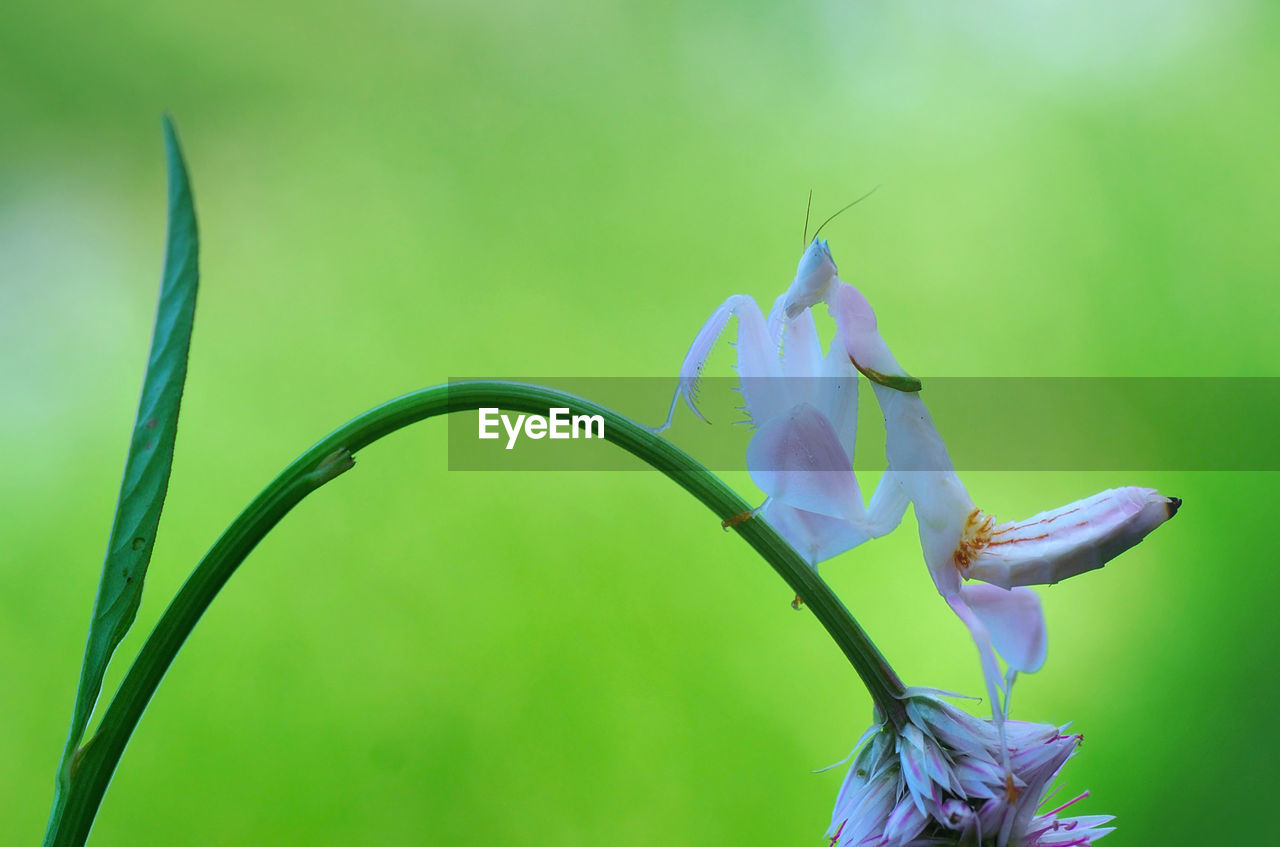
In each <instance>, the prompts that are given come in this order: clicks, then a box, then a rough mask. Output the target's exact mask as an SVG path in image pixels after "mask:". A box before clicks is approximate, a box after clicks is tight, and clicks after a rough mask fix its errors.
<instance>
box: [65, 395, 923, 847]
mask: <svg viewBox="0 0 1280 847" xmlns="http://www.w3.org/2000/svg"><path fill="white" fill-rule="evenodd" d="M481 406H496V407H498V408H502V409H507V410H511V411H519V412H530V413H539V414H545V413H546V412H547V410H548V409H550V408H552V407H567V408H569V410H570V412H571V413H574V414H586V415H600V416H602V417H603V418H604V421H605V426H604V432H605V437H606V438H607V439H608V440H610V441H612V442H613V443H614V444H617V445H618V446H619V447H621V448H623V449H624V450H627V451H628V452H630V453H633V454H635V455H636V456H637V457H639V458H640V459H642V460H644V461H645V462H647V463H649V464H650V465H652V466H654V467H655V468H657V469H658V470H661V471H662V472H663V473H665V474H666V475H667V476H668V477H670V478H671V479H672V480H674V481H675V482H676V483H678V484H679V485H680V486H681V487H682V488H684V489H685V490H686V491H688V492H689V493H691V494H693V496H694V497H696V498H698V499H699V500H700V501H702V503H703V504H705V505H706V506H707V507H708V508H709V509H711V511H712V512H714V513H715V514H716V515H717V516H718V517H720V518H721V519H722V520H726V521H727V520H729V519H731V518H734V517H738V516H741V515H743V514H744V513H746V512H748V511H749V510H750V509H751V506H750V505H749V504H748V503H747V502H746V501H745V500H743V499H742V498H741V497H739V496H738V495H737V494H735V493H734V492H733V491H732V490H731V489H729V488H728V486H726V485H725V484H724V483H723V482H721V481H720V480H719V479H718V478H717V477H716V476H715V475H714V474H712V473H711V472H710V471H708V470H707V469H706V468H704V467H702V465H700V464H698V463H697V462H696V461H694V460H693V459H692V458H690V457H689V456H688V455H687V454H686V453H684V452H683V451H682V450H680V449H679V448H677V447H675V446H674V445H672V444H671V443H669V442H667V441H666V440H665V439H663V438H660V437H659V436H657V435H654V434H653V433H652V432H650V431H649V430H648V429H646V428H645V427H643V426H641V425H639V424H637V423H635V422H634V421H631V420H628V419H627V418H624V417H622V416H621V415H619V414H618V413H616V412H614V411H612V410H610V409H607V408H605V407H603V406H600V405H598V404H596V403H593V402H591V401H589V400H584V399H581V398H579V397H574V396H573V395H570V394H566V393H564V392H561V391H555V390H553V389H550V388H544V387H542V386H536V385H527V384H523V383H513V382H496V381H475V382H464V383H454V384H451V385H439V386H433V387H431V388H424V389H422V390H421V391H415V392H413V393H410V394H406V395H404V396H403V397H398V398H396V399H394V400H391V401H390V402H388V403H384V404H383V405H381V406H377V407H375V408H373V409H370V410H369V411H367V412H365V413H364V414H362V415H360V416H359V417H356V418H354V419H353V420H351V421H349V422H348V423H346V424H344V425H343V426H341V427H339V428H338V429H336V430H334V431H333V432H332V433H330V434H329V435H328V436H326V437H325V438H323V439H322V440H321V441H320V442H318V443H317V444H316V445H315V446H313V447H312V448H311V449H310V450H308V451H307V452H305V453H303V454H302V455H301V456H299V457H298V458H297V459H296V460H294V462H293V463H292V464H290V465H289V466H288V467H287V468H285V469H284V471H283V472H282V473H281V474H280V475H279V476H277V477H276V478H275V479H274V480H273V481H272V482H271V484H270V485H268V486H267V487H266V488H265V489H264V490H263V491H262V493H261V494H259V495H258V496H257V497H256V498H255V499H254V500H253V502H252V503H250V504H249V506H248V507H247V508H246V509H245V510H244V511H243V512H241V513H240V515H239V516H238V517H237V518H236V520H235V522H234V523H232V524H231V526H230V527H229V528H228V529H227V531H226V532H225V533H223V535H222V537H221V538H219V539H218V541H217V543H215V544H214V545H213V547H212V548H211V549H210V550H209V552H208V553H206V554H205V557H204V558H203V559H202V560H201V561H200V564H199V565H197V566H196V569H195V571H194V572H193V573H192V574H191V577H190V578H189V579H188V580H187V582H186V583H185V584H184V585H183V586H182V588H181V590H179V592H178V594H177V596H176V597H175V598H174V600H173V602H172V603H170V604H169V608H167V609H166V610H165V612H164V615H163V616H162V617H161V618H160V622H159V623H158V624H156V628H155V630H154V631H153V632H152V633H151V635H150V636H149V637H148V638H147V641H146V643H145V644H144V645H143V646H142V650H141V651H140V652H139V654H138V658H137V659H135V660H134V663H133V665H132V667H130V668H129V672H128V674H127V675H126V676H125V679H124V682H123V683H121V685H120V689H119V690H118V691H117V692H116V695H115V697H114V698H113V699H112V701H111V704H110V705H109V706H108V707H107V710H106V713H105V714H104V715H103V718H102V723H101V725H100V726H99V727H98V731H97V732H96V733H95V734H94V736H93V737H92V738H91V739H90V740H89V741H88V742H87V743H86V744H85V745H84V747H82V748H81V750H80V751H79V753H78V754H77V756H76V759H75V763H74V765H73V768H72V773H71V783H70V786H69V787H68V791H67V796H66V797H65V806H64V807H63V809H62V813H61V814H60V815H57V816H56V818H55V819H54V820H51V821H50V825H49V831H48V832H47V833H46V834H45V842H44V843H45V847H80V845H82V844H84V842H85V840H86V839H87V838H88V836H89V830H90V828H91V827H92V825H93V819H94V817H95V816H96V814H97V811H98V806H99V805H100V804H101V802H102V796H103V793H104V792H105V791H106V789H107V785H108V783H109V782H110V781H111V777H112V775H113V774H114V773H115V769H116V765H117V763H118V762H119V761H120V756H121V755H122V754H123V753H124V748H125V745H126V744H128V742H129V738H130V736H132V734H133V730H134V728H135V727H136V726H137V725H138V721H139V719H140V718H141V717H142V713H143V711H144V710H145V709H146V707H147V704H148V703H149V702H150V701H151V697H152V695H153V694H155V690H156V687H157V686H158V685H159V684H160V680H161V679H162V678H163V677H164V674H165V672H166V671H167V670H168V668H169V665H170V664H172V663H173V659H174V657H175V656H176V655H177V653H178V650H179V649H181V647H182V644H183V642H185V641H186V639H187V636H188V635H189V634H190V633H191V630H192V629H193V628H194V627H195V625H196V622H197V621H199V620H200V616H201V615H202V614H204V611H205V609H207V608H208V607H209V604H210V603H211V602H213V598H214V597H215V596H217V593H218V591H219V590H220V589H221V588H222V586H223V585H224V584H226V581H227V580H228V579H229V578H230V577H231V575H232V574H233V573H235V570H236V568H237V567H239V566H240V563H241V562H243V561H244V559H245V557H246V556H248V555H249V553H250V551H252V550H253V548H254V547H255V546H257V544H258V542H259V541H261V540H262V538H263V536H265V535H266V534H267V532H268V531H270V530H271V528H272V527H274V526H275V525H276V524H277V523H278V522H279V521H280V519H281V518H283V517H284V516H285V515H286V514H288V512H289V510H290V509H292V508H293V507H294V506H296V505H297V504H298V503H299V502H301V501H302V499H303V498H304V497H306V496H307V495H308V494H310V493H311V492H312V491H314V490H316V489H317V488H319V487H320V486H321V485H324V484H325V483H326V482H328V481H329V480H331V479H333V478H335V477H337V476H338V475H339V474H341V473H343V472H344V471H346V470H348V469H349V468H351V467H352V466H353V464H354V461H353V459H352V455H353V454H355V453H356V452H357V451H359V450H360V449H362V448H364V447H367V446H368V445H370V444H372V443H373V442H375V441H377V440H378V439H380V438H382V437H383V436H386V435H390V434H391V433H393V432H395V431H396V430H398V429H401V428H403V427H406V426H408V425H410V424H412V423H416V422H417V421H420V420H423V419H425V418H430V417H434V416H436V415H442V414H447V413H449V412H457V411H463V410H468V409H476V408H479V407H481ZM734 529H735V530H736V531H737V532H738V534H739V535H741V536H742V537H743V538H745V539H746V540H747V542H748V543H749V544H750V545H751V546H752V547H754V548H755V549H756V550H757V551H758V552H759V553H760V555H762V556H764V558H765V559H766V560H767V561H768V562H769V564H770V565H772V566H773V568H774V570H776V571H777V572H778V574H779V575H781V576H782V578H783V579H784V580H786V582H787V584H788V585H790V586H791V588H792V590H793V591H795V593H796V594H797V595H798V596H799V597H800V598H801V599H802V600H803V601H804V602H805V603H806V604H807V605H808V607H809V609H810V610H811V611H812V612H813V614H814V616H815V617H817V618H818V620H819V621H820V622H821V623H822V625H823V626H824V627H825V628H826V630H827V632H829V633H830V634H831V637H832V638H834V639H835V641H836V643H837V644H838V645H840V649H841V650H843V651H844V654H845V655H846V656H847V657H848V659H849V661H850V663H851V664H852V665H853V667H854V669H855V670H856V671H857V672H858V675H859V676H860V677H861V678H862V681H863V683H864V684H865V685H866V686H867V690H868V691H870V692H871V696H872V698H873V699H874V700H875V702H876V706H877V707H878V708H879V710H880V711H881V713H882V714H884V715H885V716H886V717H887V718H888V719H889V720H891V721H892V722H893V723H894V724H896V725H898V726H899V727H901V726H902V725H903V724H904V723H905V713H904V710H903V706H902V702H901V701H900V700H899V697H901V695H902V694H903V691H904V686H903V684H902V681H901V680H899V679H898V677H897V675H896V674H895V673H894V672H893V669H892V668H890V667H889V664H888V662H886V661H885V659H884V657H883V656H882V655H881V654H880V651H879V650H877V649H876V646H875V644H873V643H872V641H871V639H870V638H868V637H867V634H866V633H865V632H864V631H863V630H862V628H861V627H860V626H859V625H858V623H857V621H855V620H854V619H853V616H852V615H850V614H849V611H848V609H846V608H845V607H844V605H843V604H842V603H841V602H840V600H839V599H838V598H837V597H836V596H835V594H834V593H832V591H831V589H830V588H828V587H827V584H826V583H825V582H823V581H822V579H821V578H819V577H818V575H817V573H816V572H815V571H814V570H813V569H812V568H811V567H809V565H808V564H806V563H805V561H804V560H803V559H801V558H800V556H799V555H798V554H797V553H796V552H795V551H794V550H793V549H792V548H791V547H790V545H788V544H787V542H785V541H784V540H783V539H782V537H781V536H779V535H778V534H777V533H776V532H775V531H774V530H773V528H772V527H770V526H769V525H768V524H766V523H765V522H764V521H761V520H756V519H748V520H744V521H741V522H739V523H737V524H736V525H735V526H734Z"/></svg>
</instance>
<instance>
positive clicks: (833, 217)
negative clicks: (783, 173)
mask: <svg viewBox="0 0 1280 847" xmlns="http://www.w3.org/2000/svg"><path fill="white" fill-rule="evenodd" d="M879 190H880V186H878V185H877V186H876V187H875V188H873V189H871V190H870V191H868V192H867V193H866V194H864V195H862V196H861V197H859V198H858V199H857V200H854V201H853V202H852V203H850V204H849V205H848V206H845V207H844V208H842V209H840V210H839V211H837V212H836V213H835V214H834V215H832V216H831V217H829V218H827V219H826V220H825V221H823V222H822V226H820V227H818V228H817V229H816V230H814V231H813V237H814V238H815V239H816V238H817V237H818V234H819V233H821V232H822V227H823V226H826V225H827V224H829V223H831V222H832V221H834V220H835V219H836V218H838V217H840V215H841V214H842V213H843V212H845V211H847V210H849V209H852V208H853V207H854V206H856V205H858V204H859V203H861V202H862V201H863V200H866V199H867V198H868V197H870V196H871V195H872V194H875V193H876V192H877V191H879ZM810 195H812V192H810ZM808 226H809V218H808V213H806V214H805V228H806V229H808ZM806 243H808V242H806Z"/></svg>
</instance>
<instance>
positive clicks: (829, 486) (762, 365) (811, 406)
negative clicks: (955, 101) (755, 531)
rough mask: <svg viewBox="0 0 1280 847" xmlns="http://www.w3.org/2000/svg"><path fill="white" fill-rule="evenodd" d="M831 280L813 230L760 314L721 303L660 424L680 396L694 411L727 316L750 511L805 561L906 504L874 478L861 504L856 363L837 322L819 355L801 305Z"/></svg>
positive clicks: (854, 540)
mask: <svg viewBox="0 0 1280 847" xmlns="http://www.w3.org/2000/svg"><path fill="white" fill-rule="evenodd" d="M838 282H839V280H838V279H837V277H836V266H835V263H834V262H833V261H832V259H831V252H830V250H829V249H828V247H827V243H826V242H825V241H819V240H818V239H817V237H816V236H815V237H814V240H813V242H812V243H811V244H810V245H809V247H808V248H807V249H806V250H805V251H804V254H803V255H802V256H801V258H800V264H799V267H798V268H797V270H796V277H795V281H794V282H792V284H791V287H790V288H789V289H788V290H787V292H786V293H785V294H783V295H782V296H780V297H779V298H778V299H777V300H776V301H775V302H774V305H773V308H772V309H771V310H770V312H769V315H768V317H767V318H766V317H765V316H764V314H763V313H762V312H761V310H760V307H759V306H758V305H756V302H755V300H753V299H752V298H751V297H749V296H747V295H744V294H737V295H734V296H732V297H730V298H729V299H727V300H725V301H724V303H722V304H721V305H720V306H719V308H717V309H716V310H715V311H714V312H713V313H712V315H711V317H710V318H709V319H708V320H707V322H706V324H704V325H703V327H702V329H701V330H700V331H699V332H698V334H697V336H696V337H695V338H694V340H693V344H692V345H690V347H689V352H688V353H687V354H686V356H685V359H684V363H683V365H682V366H681V368H680V383H679V386H678V388H677V390H676V394H675V396H674V397H673V398H672V401H671V407H670V409H669V411H668V413H667V421H666V423H665V424H663V426H662V427H660V431H661V430H663V429H666V428H667V427H669V426H670V425H671V421H672V419H673V417H674V416H675V411H676V408H677V406H678V405H679V403H680V400H681V399H683V400H684V401H685V402H686V403H687V404H688V406H689V408H690V409H692V410H693V412H694V414H696V415H697V416H698V417H700V418H701V417H702V413H701V412H700V411H699V410H698V406H697V390H698V380H699V377H700V376H701V374H702V368H703V365H704V364H705V362H706V360H707V357H708V356H709V355H710V353H711V349H712V347H714V345H715V342H716V340H717V339H718V338H719V336H720V334H721V333H722V332H723V331H724V329H725V327H726V325H727V324H728V322H729V319H730V318H734V317H736V318H737V320H738V340H737V345H736V346H737V358H738V363H737V370H738V377H739V381H740V387H739V390H740V391H741V393H742V398H743V405H744V408H745V410H746V412H747V414H748V416H749V417H750V420H751V423H752V425H753V426H754V427H755V433H754V435H753V436H752V438H751V442H750V444H749V445H748V447H747V469H748V471H749V472H750V474H751V479H752V481H753V482H755V484H756V485H758V486H759V487H760V488H761V490H763V491H764V492H765V493H766V495H767V498H766V500H765V502H764V504H763V505H762V506H761V507H760V508H759V509H758V510H756V514H759V515H760V516H761V517H763V518H764V519H765V520H766V521H768V522H769V523H770V524H771V525H772V526H773V527H774V528H775V529H776V530H777V531H778V533H779V534H780V535H782V537H783V538H785V539H786V540H787V541H788V542H789V543H790V544H791V545H792V546H793V547H795V548H796V550H797V551H798V552H799V553H800V554H801V556H803V557H804V559H805V560H806V561H807V562H809V564H810V565H812V566H814V567H817V564H818V562H821V561H823V560H825V559H829V558H831V557H833V556H836V555H838V554H840V553H842V552H844V551H845V550H848V549H850V548H852V547H856V546H857V545H859V544H862V543H863V542H865V541H867V540H868V539H870V538H877V537H879V536H882V535H885V534H886V533H888V532H890V531H892V530H893V529H894V528H896V527H897V526H898V524H899V523H900V522H901V521H902V516H903V514H904V513H905V512H906V507H907V497H906V492H905V490H904V489H903V488H902V487H901V486H900V485H897V484H887V485H886V484H884V483H883V482H882V484H880V485H879V486H877V488H876V491H875V493H874V495H873V496H872V498H871V502H870V504H869V505H867V506H864V505H863V501H862V493H861V490H860V489H859V487H858V480H857V477H856V476H855V475H854V472H853V454H854V444H855V442H856V440H857V408H858V371H857V369H855V365H856V364H857V360H856V359H854V358H853V357H851V356H850V352H849V348H848V345H847V344H846V343H845V340H844V336H843V335H842V333H841V331H840V329H839V328H838V325H837V331H836V335H835V337H834V338H833V339H832V341H831V345H830V348H829V349H828V352H827V353H826V354H825V355H824V354H823V352H822V347H821V343H820V341H819V339H818V331H817V327H816V325H815V323H814V318H813V313H812V311H811V310H810V309H809V305H810V304H811V302H817V300H818V299H820V295H822V294H823V293H824V292H825V291H827V289H829V288H830V287H831V286H832V285H833V284H835V283H838ZM793 295H794V296H793ZM873 378H881V379H883V380H884V381H886V382H887V383H888V384H895V385H900V386H904V387H906V386H909V385H910V383H911V378H910V377H907V376H906V375H905V374H892V375H885V374H881V373H874V375H873ZM703 420H705V418H703Z"/></svg>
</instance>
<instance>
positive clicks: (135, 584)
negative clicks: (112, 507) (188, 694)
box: [55, 116, 199, 816]
mask: <svg viewBox="0 0 1280 847" xmlns="http://www.w3.org/2000/svg"><path fill="white" fill-rule="evenodd" d="M164 140H165V153H166V157H167V160H168V171H169V232H168V236H167V239H166V243H165V257H164V274H163V277H162V279H161V283H160V300H159V304H158V306H157V308H156V322H155V329H154V331H153V334H152V338H151V353H150V356H149V358H148V360H147V372H146V376H145V377H144V378H143V382H142V398H141V400H140V401H139V403H138V416H137V419H136V420H135V421H134V424H133V434H132V437H131V439H130V442H129V454H128V457H127V458H126V459H125V466H124V479H123V480H122V481H121V484H120V496H119V499H118V500H117V502H116V514H115V519H114V521H113V522H112V525H111V536H110V538H109V540H108V542H107V554H106V559H105V561H104V562H103V564H102V578H101V581H100V582H99V584H98V597H97V600H96V601H95V602H94V607H93V618H92V620H91V621H90V623H89V637H88V641H87V643H86V645H85V652H84V663H83V665H82V666H81V670H80V684H79V687H78V688H77V690H76V703H75V711H74V712H73V714H72V718H71V728H70V731H69V732H68V735H67V744H66V748H65V749H64V751H63V757H62V762H61V765H60V766H59V770H58V788H59V793H63V792H64V791H65V789H66V787H67V783H68V781H69V780H70V779H71V778H72V776H73V771H74V764H73V763H74V761H75V760H76V758H77V755H76V754H77V751H78V750H79V747H80V742H81V740H82V739H83V737H84V733H85V728H86V727H87V726H88V724H89V718H90V715H91V714H92V713H93V708H94V704H95V703H96V702H97V700H98V695H99V693H100V692H101V690H102V680H103V676H104V675H105V673H106V670H107V663H108V662H110V660H111V654H112V653H113V652H114V651H115V648H116V646H117V645H118V644H119V643H120V640H121V639H122V638H124V636H125V633H127V632H128V631H129V627H130V626H132V624H133V620H134V617H135V616H136V615H137V612H138V604H139V603H140V601H141V599H142V584H143V581H144V578H145V577H146V573H147V564H148V563H149V562H150V561H151V552H152V550H154V549H155V540H156V528H157V526H158V525H159V523H160V510H161V507H162V506H163V505H164V497H165V492H166V490H167V489H168V486H169V470H170V468H171V467H172V465H173V445H174V440H175V438H176V436H177V431H178V406H179V404H180V402H181V400H182V387H183V383H184V382H185V380H186V376H187V351H188V348H189V347H190V344H191V327H192V323H193V321H194V318H195V308H196V286H197V282H198V279H199V270H198V267H197V264H198V252H199V244H198V239H197V235H196V217H195V210H194V208H193V207H192V202H191V186H190V183H189V182H188V180H187V169H186V165H185V163H184V162H183V159H182V151H181V150H180V149H179V147H178V138H177V135H176V132H175V130H174V127H173V123H172V121H171V120H170V119H169V117H168V116H165V118H164ZM56 814H57V809H56V807H55V816H56Z"/></svg>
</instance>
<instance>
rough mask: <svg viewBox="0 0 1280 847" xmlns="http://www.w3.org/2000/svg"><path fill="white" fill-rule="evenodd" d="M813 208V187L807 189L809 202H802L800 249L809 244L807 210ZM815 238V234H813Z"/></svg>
mask: <svg viewBox="0 0 1280 847" xmlns="http://www.w3.org/2000/svg"><path fill="white" fill-rule="evenodd" d="M812 208H813V189H812V188H810V189H809V202H808V203H805V204H804V235H802V236H800V249H801V250H803V249H804V248H805V247H808V246H809V210H810V209H812ZM814 237H815V238H816V237H817V236H814Z"/></svg>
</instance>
